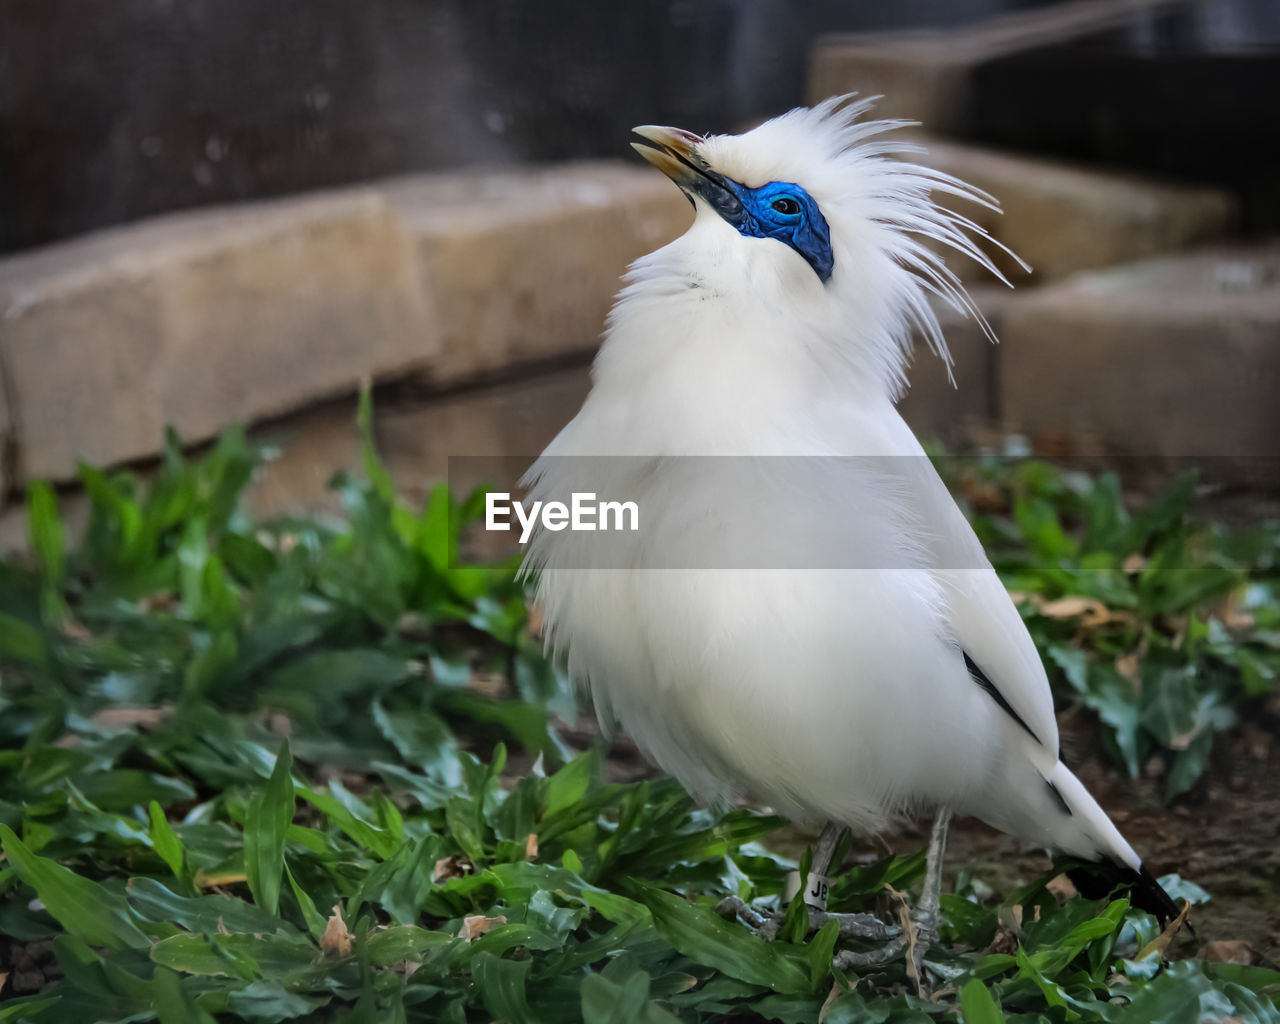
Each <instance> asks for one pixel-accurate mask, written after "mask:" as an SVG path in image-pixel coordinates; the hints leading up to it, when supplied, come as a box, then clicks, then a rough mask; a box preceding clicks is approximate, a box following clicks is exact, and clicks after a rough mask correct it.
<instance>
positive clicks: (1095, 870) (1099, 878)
mask: <svg viewBox="0 0 1280 1024" xmlns="http://www.w3.org/2000/svg"><path fill="white" fill-rule="evenodd" d="M1066 874H1067V877H1068V878H1069V879H1071V884H1072V885H1074V886H1075V887H1076V891H1077V892H1079V893H1080V895H1081V896H1083V897H1084V898H1085V899H1090V900H1100V899H1102V898H1104V897H1106V896H1109V895H1111V893H1112V892H1113V891H1114V890H1115V889H1116V888H1117V887H1118V886H1125V887H1127V888H1128V890H1129V902H1130V903H1132V904H1133V906H1135V907H1137V908H1138V909H1139V910H1145V911H1146V912H1147V913H1148V914H1154V915H1155V917H1156V920H1158V921H1159V922H1160V927H1161V928H1163V927H1164V926H1165V925H1166V924H1168V923H1169V922H1170V921H1172V920H1173V919H1174V918H1175V917H1177V916H1178V914H1179V913H1181V910H1182V908H1181V907H1179V906H1178V904H1177V903H1175V902H1174V900H1173V897H1172V896H1170V895H1169V894H1168V893H1167V892H1165V890H1164V887H1163V886H1162V885H1161V884H1160V883H1159V882H1158V881H1156V878H1155V876H1154V875H1153V874H1151V872H1150V871H1148V870H1147V869H1146V867H1145V866H1143V865H1139V867H1138V869H1137V870H1136V871H1135V870H1134V869H1133V868H1131V867H1128V866H1127V865H1124V864H1115V863H1113V862H1112V861H1109V860H1103V861H1097V862H1096V863H1077V864H1076V866H1075V867H1071V868H1068V869H1067V872H1066Z"/></svg>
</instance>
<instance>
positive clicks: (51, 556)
mask: <svg viewBox="0 0 1280 1024" xmlns="http://www.w3.org/2000/svg"><path fill="white" fill-rule="evenodd" d="M27 532H28V534H29V536H30V538H31V550H32V552H33V553H34V554H35V556H36V561H37V562H38V563H39V565H40V572H41V574H42V575H43V576H44V578H45V579H46V580H48V581H49V582H51V583H58V582H61V580H62V573H63V555H64V549H65V545H66V539H65V537H64V536H63V531H62V520H61V519H59V518H58V499H57V498H56V497H54V493H53V488H52V487H50V486H49V485H48V484H47V483H45V482H44V481H43V480H36V481H33V482H32V483H31V484H30V485H29V486H28V487H27Z"/></svg>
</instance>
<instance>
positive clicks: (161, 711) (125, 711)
mask: <svg viewBox="0 0 1280 1024" xmlns="http://www.w3.org/2000/svg"><path fill="white" fill-rule="evenodd" d="M172 713H173V708H172V707H171V706H169V705H163V704H162V705H161V706H160V707H158V708H103V709H102V710H101V711H95V712H94V713H93V715H92V717H91V718H90V719H89V720H90V721H91V722H93V724H94V725H96V726H97V727H98V728H99V729H132V728H134V727H136V726H145V727H151V726H156V725H159V724H160V723H161V722H163V721H164V720H165V719H166V718H168V717H169V715H170V714H172Z"/></svg>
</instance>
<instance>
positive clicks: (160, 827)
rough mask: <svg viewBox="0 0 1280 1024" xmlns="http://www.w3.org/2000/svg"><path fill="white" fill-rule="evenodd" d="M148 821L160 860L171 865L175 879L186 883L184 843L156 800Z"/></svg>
mask: <svg viewBox="0 0 1280 1024" xmlns="http://www.w3.org/2000/svg"><path fill="white" fill-rule="evenodd" d="M147 820H148V822H149V823H150V826H151V827H150V829H149V831H150V834H151V845H152V847H154V849H155V851H156V853H157V854H159V855H160V859H161V860H163V861H164V862H165V863H166V864H167V865H169V870H170V871H172V872H173V874H174V877H175V878H177V879H178V880H179V881H186V871H185V867H184V864H185V857H184V855H183V851H182V841H181V840H180V839H179V838H178V834H177V833H176V832H174V830H173V827H172V826H171V825H170V824H169V819H168V818H166V817H165V814H164V808H162V807H161V806H160V804H159V803H158V802H157V801H155V800H152V801H151V804H150V806H149V807H148V808H147Z"/></svg>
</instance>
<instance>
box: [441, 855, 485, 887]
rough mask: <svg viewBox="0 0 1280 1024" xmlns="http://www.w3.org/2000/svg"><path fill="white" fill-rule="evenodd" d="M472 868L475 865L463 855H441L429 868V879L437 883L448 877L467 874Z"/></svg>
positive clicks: (473, 868)
mask: <svg viewBox="0 0 1280 1024" xmlns="http://www.w3.org/2000/svg"><path fill="white" fill-rule="evenodd" d="M474 870H475V865H473V864H472V863H471V861H469V860H467V859H466V858H465V857H441V858H440V859H439V860H438V861H436V866H435V867H434V868H432V869H431V880H432V881H433V882H435V883H436V884H437V885H438V884H439V883H441V882H444V881H447V880H448V879H450V878H458V877H460V876H462V875H469V874H471V872H472V871H474Z"/></svg>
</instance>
